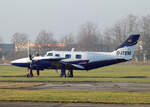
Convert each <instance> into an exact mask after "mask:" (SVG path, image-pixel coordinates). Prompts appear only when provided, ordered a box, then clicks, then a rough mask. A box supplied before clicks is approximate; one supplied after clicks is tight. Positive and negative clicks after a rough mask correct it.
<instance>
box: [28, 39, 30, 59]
mask: <svg viewBox="0 0 150 107" xmlns="http://www.w3.org/2000/svg"><path fill="white" fill-rule="evenodd" d="M29 56H30V40H28V57H29Z"/></svg>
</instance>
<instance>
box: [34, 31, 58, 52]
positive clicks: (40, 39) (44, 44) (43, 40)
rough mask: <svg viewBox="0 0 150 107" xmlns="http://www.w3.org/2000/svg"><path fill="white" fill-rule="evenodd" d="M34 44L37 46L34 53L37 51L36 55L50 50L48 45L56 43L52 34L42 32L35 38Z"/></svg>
mask: <svg viewBox="0 0 150 107" xmlns="http://www.w3.org/2000/svg"><path fill="white" fill-rule="evenodd" d="M35 43H36V44H37V45H38V49H36V51H38V53H43V52H46V51H48V50H50V47H51V46H50V45H53V44H54V43H56V40H55V39H54V38H53V33H51V32H46V31H45V30H43V31H41V32H40V33H39V34H38V36H37V37H36V41H35Z"/></svg>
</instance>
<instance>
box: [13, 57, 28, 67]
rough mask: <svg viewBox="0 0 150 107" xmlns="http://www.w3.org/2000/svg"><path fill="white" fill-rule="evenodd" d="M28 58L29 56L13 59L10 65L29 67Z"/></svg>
mask: <svg viewBox="0 0 150 107" xmlns="http://www.w3.org/2000/svg"><path fill="white" fill-rule="evenodd" d="M29 63H30V60H29V58H21V59H17V60H14V61H11V65H14V66H19V67H29Z"/></svg>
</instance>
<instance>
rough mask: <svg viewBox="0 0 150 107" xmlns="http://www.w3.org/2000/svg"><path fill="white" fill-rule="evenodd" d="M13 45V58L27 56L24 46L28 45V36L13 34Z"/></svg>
mask: <svg viewBox="0 0 150 107" xmlns="http://www.w3.org/2000/svg"><path fill="white" fill-rule="evenodd" d="M11 41H12V43H13V44H14V48H15V50H14V52H12V56H13V58H21V57H25V56H27V53H28V52H27V48H26V47H25V46H24V45H25V44H27V43H28V35H27V34H26V33H15V34H14V35H13V36H12V39H11Z"/></svg>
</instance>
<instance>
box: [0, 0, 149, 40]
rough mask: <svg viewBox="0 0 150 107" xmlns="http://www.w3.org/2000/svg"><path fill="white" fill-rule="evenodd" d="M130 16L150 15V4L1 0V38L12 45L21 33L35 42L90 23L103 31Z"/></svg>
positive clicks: (139, 0) (144, 0)
mask: <svg viewBox="0 0 150 107" xmlns="http://www.w3.org/2000/svg"><path fill="white" fill-rule="evenodd" d="M129 14H133V15H137V16H144V15H148V14H150V0H0V37H2V38H3V42H10V39H11V37H12V35H13V34H14V33H16V32H21V33H27V34H28V35H29V36H30V39H31V40H34V39H35V37H36V36H37V34H38V33H39V32H40V31H41V30H46V31H51V32H53V33H54V35H55V36H56V37H57V38H59V37H62V36H64V35H65V34H68V33H73V34H76V32H78V30H79V28H80V26H81V25H82V24H84V23H86V22H87V21H89V22H93V23H96V24H98V26H99V28H100V29H103V28H105V27H110V26H112V25H113V24H114V23H115V22H116V21H117V20H119V19H121V18H122V17H125V16H127V15H129Z"/></svg>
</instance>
